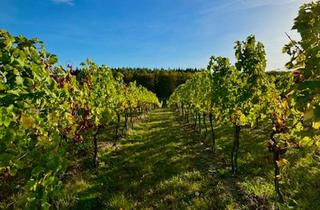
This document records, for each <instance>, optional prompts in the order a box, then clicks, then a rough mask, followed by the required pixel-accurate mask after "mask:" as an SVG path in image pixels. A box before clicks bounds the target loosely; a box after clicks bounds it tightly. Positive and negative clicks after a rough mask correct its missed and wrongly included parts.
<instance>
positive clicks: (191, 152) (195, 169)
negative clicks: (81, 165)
mask: <svg viewBox="0 0 320 210" xmlns="http://www.w3.org/2000/svg"><path fill="white" fill-rule="evenodd" d="M101 149H102V151H104V152H101V154H100V157H99V159H100V161H101V166H100V168H99V170H98V171H97V174H96V175H94V176H92V179H91V180H90V182H91V184H89V185H90V187H88V188H87V190H85V191H83V192H81V195H82V199H81V200H80V201H79V202H78V204H77V205H76V207H75V208H76V209H90V208H106V209H120V208H123V209H188V208H189V209H195V208H197V209H205V208H206V207H208V206H210V201H209V200H206V199H205V198H206V197H211V196H212V195H210V193H211V192H210V190H208V188H210V186H212V187H213V183H210V174H208V172H207V169H206V168H207V167H206V164H207V163H206V159H204V158H201V157H200V156H201V155H204V153H203V152H201V151H202V150H203V149H204V145H202V144H200V143H199V140H194V138H191V136H190V135H189V134H188V133H186V132H185V130H184V129H183V128H182V127H181V125H180V124H179V123H178V122H177V120H176V118H175V116H174V114H173V113H172V112H171V111H169V110H167V109H159V110H155V111H154V112H152V113H151V114H150V115H149V117H148V119H146V120H145V121H144V122H142V123H140V124H139V125H138V126H136V127H135V128H134V129H133V130H130V131H129V134H128V136H127V137H126V139H122V140H121V141H120V142H119V145H117V147H116V149H110V148H106V149H105V150H103V148H101ZM208 153H210V152H208ZM203 193H206V195H204V194H203Z"/></svg>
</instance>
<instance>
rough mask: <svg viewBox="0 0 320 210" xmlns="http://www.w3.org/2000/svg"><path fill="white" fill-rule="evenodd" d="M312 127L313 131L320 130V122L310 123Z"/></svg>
mask: <svg viewBox="0 0 320 210" xmlns="http://www.w3.org/2000/svg"><path fill="white" fill-rule="evenodd" d="M312 127H313V128H314V129H320V121H319V122H313V123H312Z"/></svg>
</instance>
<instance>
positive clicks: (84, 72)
mask: <svg viewBox="0 0 320 210" xmlns="http://www.w3.org/2000/svg"><path fill="white" fill-rule="evenodd" d="M292 30H294V31H296V32H297V33H299V35H300V37H301V39H300V40H294V39H293V38H291V37H290V36H288V43H287V44H286V45H285V46H283V49H282V52H283V53H284V54H287V55H289V57H290V59H288V61H287V63H285V66H286V68H287V71H282V72H277V71H276V72H270V71H267V67H266V66H267V56H266V49H265V46H264V44H263V43H262V42H260V41H258V39H257V38H256V36H255V35H249V36H247V38H246V39H244V40H239V41H235V42H234V48H233V50H234V56H235V62H234V64H233V63H232V62H231V61H230V60H231V58H227V57H222V56H217V55H213V56H211V57H210V59H209V62H208V65H207V67H206V68H202V69H197V68H194V69H191V68H190V69H164V68H159V69H149V68H130V67H119V68H110V67H108V66H106V65H97V64H96V63H95V62H94V61H93V60H91V59H87V60H85V61H84V62H82V63H81V64H80V65H79V67H76V68H74V67H72V66H71V65H68V66H67V67H64V66H61V65H59V62H58V57H57V56H56V55H55V54H53V53H50V52H48V51H47V49H46V48H45V44H44V43H43V42H42V41H40V40H39V39H37V38H31V39H30V38H26V37H25V36H22V35H19V36H16V35H13V34H11V33H10V32H8V31H6V30H4V29H1V30H0V209H30V210H31V209H121V210H123V209H126V210H127V209H128V210H129V209H320V199H319V198H320V191H319V188H320V181H319V176H320V44H319V42H320V1H314V2H311V3H305V4H303V5H301V7H300V9H299V12H298V15H297V17H296V18H295V19H294V25H293V26H292Z"/></svg>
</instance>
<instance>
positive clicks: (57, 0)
mask: <svg viewBox="0 0 320 210" xmlns="http://www.w3.org/2000/svg"><path fill="white" fill-rule="evenodd" d="M304 2H309V1H308V0H0V5H1V13H0V28H2V29H6V30H8V31H9V32H11V33H13V34H15V35H18V34H23V35H25V36H27V37H29V38H31V37H38V38H40V39H41V40H43V41H44V42H45V44H46V47H47V49H48V51H50V52H52V53H54V54H56V55H58V57H59V63H60V64H62V65H66V64H68V63H70V64H72V65H78V64H79V63H80V62H81V61H83V60H85V59H86V58H91V59H93V60H94V61H95V62H96V63H98V64H106V65H108V66H112V67H121V66H131V67H165V68H167V67H171V68H174V67H182V68H186V67H205V66H206V65H207V63H208V60H209V57H210V56H211V55H216V56H218V55H221V56H226V57H229V58H231V60H234V50H233V46H234V42H235V41H236V40H243V39H245V37H246V36H248V35H250V34H255V35H256V37H257V39H258V40H259V41H262V42H263V43H264V44H265V47H266V51H267V60H268V69H269V70H270V69H275V68H283V66H284V64H285V62H286V61H287V60H288V57H287V56H286V55H283V54H282V53H281V49H282V47H283V45H284V44H285V43H287V42H288V39H287V37H286V36H285V34H284V33H285V32H288V33H289V34H291V35H292V37H295V38H298V35H297V34H296V33H295V32H294V31H291V27H292V24H293V19H294V17H296V16H297V13H298V8H299V6H300V5H301V4H303V3H304Z"/></svg>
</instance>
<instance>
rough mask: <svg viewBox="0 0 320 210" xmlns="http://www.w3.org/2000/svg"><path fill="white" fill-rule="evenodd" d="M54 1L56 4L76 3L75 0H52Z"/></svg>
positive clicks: (71, 4)
mask: <svg viewBox="0 0 320 210" xmlns="http://www.w3.org/2000/svg"><path fill="white" fill-rule="evenodd" d="M51 1H52V2H53V3H55V4H67V5H70V6H73V5H74V1H73V0H51Z"/></svg>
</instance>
